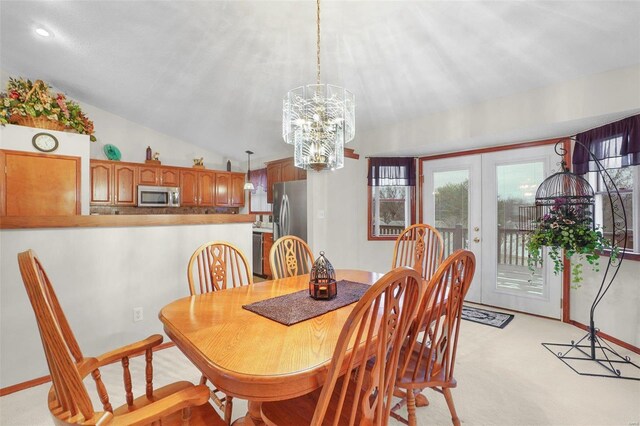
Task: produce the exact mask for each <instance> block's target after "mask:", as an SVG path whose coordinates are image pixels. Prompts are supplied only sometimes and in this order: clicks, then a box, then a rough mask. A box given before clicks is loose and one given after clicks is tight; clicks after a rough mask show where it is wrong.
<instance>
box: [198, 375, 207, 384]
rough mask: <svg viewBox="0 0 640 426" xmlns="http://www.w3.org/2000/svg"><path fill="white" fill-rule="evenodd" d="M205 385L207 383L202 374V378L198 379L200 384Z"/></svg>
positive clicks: (205, 377)
mask: <svg viewBox="0 0 640 426" xmlns="http://www.w3.org/2000/svg"><path fill="white" fill-rule="evenodd" d="M206 383H207V376H205V375H204V374H203V375H202V377H200V384H201V385H204V384H206Z"/></svg>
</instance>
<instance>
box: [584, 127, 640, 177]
mask: <svg viewBox="0 0 640 426" xmlns="http://www.w3.org/2000/svg"><path fill="white" fill-rule="evenodd" d="M576 141H578V142H581V143H582V144H584V145H585V146H587V147H589V151H591V152H592V153H593V155H595V157H596V158H597V159H598V160H599V161H601V162H602V164H603V166H604V167H605V168H618V167H627V166H632V165H636V164H640V115H635V116H633V117H629V118H625V119H624V120H620V121H616V122H615V123H610V124H607V125H605V126H602V127H598V128H595V129H592V130H588V131H586V132H582V133H579V134H577V135H576ZM572 163H573V172H574V173H576V174H579V175H582V174H584V173H587V172H589V171H595V170H597V168H596V165H595V163H594V162H593V161H592V158H591V157H590V155H589V152H588V151H587V150H586V149H585V148H584V147H583V146H581V145H580V144H575V147H574V149H573V160H572Z"/></svg>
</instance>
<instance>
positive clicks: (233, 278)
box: [187, 241, 253, 296]
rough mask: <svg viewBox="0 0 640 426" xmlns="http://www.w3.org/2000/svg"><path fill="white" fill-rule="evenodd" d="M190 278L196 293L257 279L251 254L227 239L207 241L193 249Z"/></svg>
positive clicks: (193, 293)
mask: <svg viewBox="0 0 640 426" xmlns="http://www.w3.org/2000/svg"><path fill="white" fill-rule="evenodd" d="M194 269H196V271H194ZM194 272H197V275H196V278H197V281H196V279H195V278H194ZM187 279H188V281H189V291H190V292H191V295H192V296H195V295H197V294H202V293H209V292H211V291H215V290H225V289H227V288H232V287H239V286H243V285H248V284H252V283H253V276H252V275H251V269H249V263H248V262H247V258H246V257H245V256H244V254H243V253H242V251H241V250H240V249H239V248H237V247H236V246H234V245H233V244H229V243H227V242H224V241H211V242H208V243H205V244H203V245H201V246H200V247H198V248H197V249H196V251H195V252H193V254H192V255H191V259H189V265H188V266H187Z"/></svg>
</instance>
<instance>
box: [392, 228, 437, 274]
mask: <svg viewBox="0 0 640 426" xmlns="http://www.w3.org/2000/svg"><path fill="white" fill-rule="evenodd" d="M443 253H444V245H443V242H442V236H441V235H440V232H438V230H437V229H436V228H434V227H433V226H431V225H426V224H422V223H419V224H416V225H411V226H410V227H408V228H406V229H405V230H404V231H402V233H401V234H400V235H399V236H398V238H397V239H396V245H395V248H394V249H393V264H392V266H391V267H392V268H397V267H398V266H410V267H412V268H414V269H415V270H417V271H418V272H419V273H420V275H422V278H423V279H425V280H427V281H428V280H429V279H430V278H431V276H432V275H433V273H434V272H435V271H436V269H437V268H438V266H440V263H441V262H442V256H443Z"/></svg>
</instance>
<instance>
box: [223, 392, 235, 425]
mask: <svg viewBox="0 0 640 426" xmlns="http://www.w3.org/2000/svg"><path fill="white" fill-rule="evenodd" d="M232 400H233V397H232V396H229V395H227V396H226V398H225V401H224V422H225V423H226V424H228V425H230V424H231V411H232V410H233V401H232Z"/></svg>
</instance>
